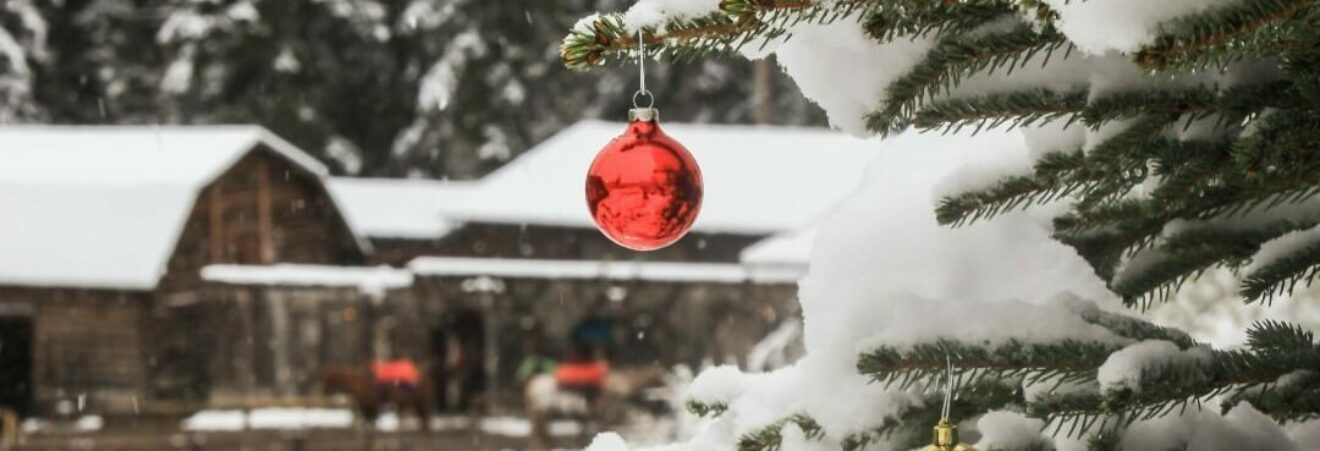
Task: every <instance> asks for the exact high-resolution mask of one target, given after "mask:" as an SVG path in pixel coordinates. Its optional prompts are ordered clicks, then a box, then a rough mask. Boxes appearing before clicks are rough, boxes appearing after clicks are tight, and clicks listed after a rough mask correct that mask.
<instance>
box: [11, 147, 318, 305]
mask: <svg viewBox="0 0 1320 451" xmlns="http://www.w3.org/2000/svg"><path fill="white" fill-rule="evenodd" d="M258 144H261V145H264V146H265V147H266V148H269V149H270V150H271V151H273V152H275V153H276V154H278V155H279V156H281V157H283V158H284V159H286V160H288V161H289V162H290V163H292V164H294V165H296V166H297V167H300V168H302V169H304V170H306V171H308V172H309V173H311V174H313V175H315V176H316V177H321V178H324V177H326V176H327V175H328V171H327V170H326V168H325V166H324V165H322V164H321V163H319V162H318V161H316V160H315V159H314V158H312V157H311V156H309V155H307V154H305V153H303V152H302V151H300V150H298V148H297V147H294V146H293V145H292V144H289V143H288V142H286V141H284V140H282V139H280V138H279V137H277V136H275V135H273V134H271V133H270V132H268V131H266V130H265V129H263V128H261V127H256V126H0V285H24V286H56V287H72V288H108V289H125V290H150V289H152V288H154V287H155V286H156V283H157V281H158V280H159V279H160V277H161V276H162V275H164V273H165V270H166V264H167V262H168V259H169V257H170V254H171V253H172V252H173V250H174V247H175V244H176V242H177V241H178V238H179V235H180V234H181V232H182V230H183V226H184V223H185V222H186V219H187V215H188V214H189V212H190V211H191V208H192V205H193V203H194V201H195V200H196V198H197V195H198V193H199V192H200V190H201V189H202V188H203V187H205V186H206V185H207V184H209V183H210V182H211V181H212V180H214V179H215V178H216V177H217V176H219V175H220V174H222V173H223V172H224V171H225V170H227V169H229V167H230V166H231V165H233V164H234V163H235V162H237V161H238V160H239V159H240V158H242V157H243V156H244V155H246V154H247V153H248V152H250V151H252V150H253V149H255V148H257V146H258Z"/></svg>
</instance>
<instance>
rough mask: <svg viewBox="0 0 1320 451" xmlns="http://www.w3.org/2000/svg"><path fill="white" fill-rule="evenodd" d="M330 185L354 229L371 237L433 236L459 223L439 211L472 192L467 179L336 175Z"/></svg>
mask: <svg viewBox="0 0 1320 451" xmlns="http://www.w3.org/2000/svg"><path fill="white" fill-rule="evenodd" d="M329 187H330V190H331V191H334V193H335V195H336V197H338V198H339V200H340V201H342V202H343V204H342V205H341V207H343V211H344V216H345V217H347V218H348V221H349V223H351V224H353V230H355V231H357V232H358V233H361V234H363V235H366V236H368V237H372V238H410V239H436V238H441V237H443V236H445V235H446V234H448V233H449V231H450V230H453V229H454V228H455V227H456V226H457V225H458V224H457V223H455V222H453V221H450V220H449V219H446V218H445V217H444V216H443V215H442V213H441V212H442V211H444V209H445V208H446V207H447V206H449V205H451V204H453V203H455V202H464V201H465V199H466V198H467V197H469V196H471V195H472V194H473V193H474V190H473V184H472V183H470V182H443V181H437V180H421V179H370V178H350V177H336V178H332V179H330V182H329Z"/></svg>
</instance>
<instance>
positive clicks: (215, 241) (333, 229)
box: [158, 151, 365, 293]
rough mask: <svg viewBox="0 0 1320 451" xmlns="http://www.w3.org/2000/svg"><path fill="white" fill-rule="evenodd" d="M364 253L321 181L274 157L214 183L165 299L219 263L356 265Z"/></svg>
mask: <svg viewBox="0 0 1320 451" xmlns="http://www.w3.org/2000/svg"><path fill="white" fill-rule="evenodd" d="M364 260H365V256H364V255H363V250H362V249H359V248H358V244H357V241H356V240H355V238H354V237H353V234H352V232H351V231H350V230H349V229H348V227H347V225H346V223H345V221H344V219H343V218H342V217H341V216H340V214H339V211H338V210H337V209H336V208H335V205H334V202H332V201H331V199H330V197H329V196H328V195H327V194H326V192H325V189H324V187H323V186H322V185H321V182H320V180H318V179H317V178H316V177H315V176H313V175H311V174H308V173H307V172H305V171H303V170H301V169H299V168H296V167H295V166H293V165H291V164H289V163H288V162H286V161H285V160H284V159H282V158H280V157H277V156H275V155H274V154H273V153H271V152H268V151H257V152H252V153H249V154H248V155H247V156H245V157H243V158H242V159H240V160H239V161H238V162H237V163H236V164H235V165H234V166H233V167H231V168H230V169H229V170H227V171H225V172H224V174H222V175H221V176H219V177H218V178H217V179H216V181H215V182H213V183H211V184H210V185H208V186H207V187H206V188H205V189H204V190H203V191H202V193H201V194H200V195H199V196H198V198H197V202H196V204H195V205H194V206H193V209H192V211H191V213H190V214H189V216H188V222H187V224H186V225H185V226H184V229H183V233H182V235H181V237H180V238H179V241H178V245H177V247H176V248H175V251H174V254H173V256H172V257H171V258H170V261H169V271H168V273H167V275H166V276H165V277H164V278H163V279H162V280H161V283H160V286H159V288H158V290H159V291H160V292H162V293H174V292H179V291H189V290H194V289H196V287H197V286H198V285H199V284H200V283H201V281H200V280H199V276H198V270H200V269H201V268H202V267H203V266H206V265H208V264H213V263H240V264H263V263H275V262H280V263H319V264H356V263H361V262H363V261H364Z"/></svg>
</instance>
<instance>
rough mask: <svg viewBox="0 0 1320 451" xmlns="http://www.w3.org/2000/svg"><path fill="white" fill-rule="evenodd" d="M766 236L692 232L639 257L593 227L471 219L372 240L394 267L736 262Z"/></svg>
mask: <svg viewBox="0 0 1320 451" xmlns="http://www.w3.org/2000/svg"><path fill="white" fill-rule="evenodd" d="M765 237H766V235H739V234H709V233H691V234H688V235H687V236H685V237H683V238H682V239H680V240H679V241H678V242H677V243H674V244H673V245H671V246H669V247H666V248H664V249H659V250H656V251H653V252H648V253H646V254H645V255H644V256H639V254H638V253H636V252H633V251H629V250H627V249H624V248H621V247H619V246H618V245H617V244H614V243H613V242H611V241H610V240H609V239H608V238H606V237H605V236H604V235H601V233H600V232H599V231H596V230H594V229H586V228H572V227H549V226H537V225H527V226H520V225H503V224H480V223H472V224H466V225H464V226H463V227H461V228H459V229H458V230H457V231H454V232H453V233H450V234H449V235H447V236H445V237H444V238H442V239H439V240H408V239H388V238H373V239H372V244H373V247H374V248H375V249H376V252H375V257H374V258H375V259H376V261H377V262H379V263H382V264H389V265H396V266H398V265H403V264H406V263H407V262H408V261H409V260H412V259H413V258H416V257H419V256H453V257H488V258H545V259H567V260H584V259H585V260H638V259H642V260H653V261H685V262H708V263H716V262H726V263H736V262H738V254H739V253H740V252H741V251H742V250H743V249H744V248H746V247H747V246H749V245H751V244H752V243H754V242H756V241H758V240H760V239H763V238H765ZM639 257H640V258H639Z"/></svg>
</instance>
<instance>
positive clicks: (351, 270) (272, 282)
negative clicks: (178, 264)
mask: <svg viewBox="0 0 1320 451" xmlns="http://www.w3.org/2000/svg"><path fill="white" fill-rule="evenodd" d="M202 279H204V280H207V281H210V282H219V283H226V284H234V285H269V286H297V287H350V288H357V289H359V290H361V291H362V292H364V293H379V292H384V291H385V290H387V289H392V288H405V287H408V286H410V285H412V283H413V274H412V273H411V272H409V271H407V270H403V269H397V268H391V267H388V266H376V267H367V266H328V265H300V264H279V265H208V266H206V267H204V268H202Z"/></svg>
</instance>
